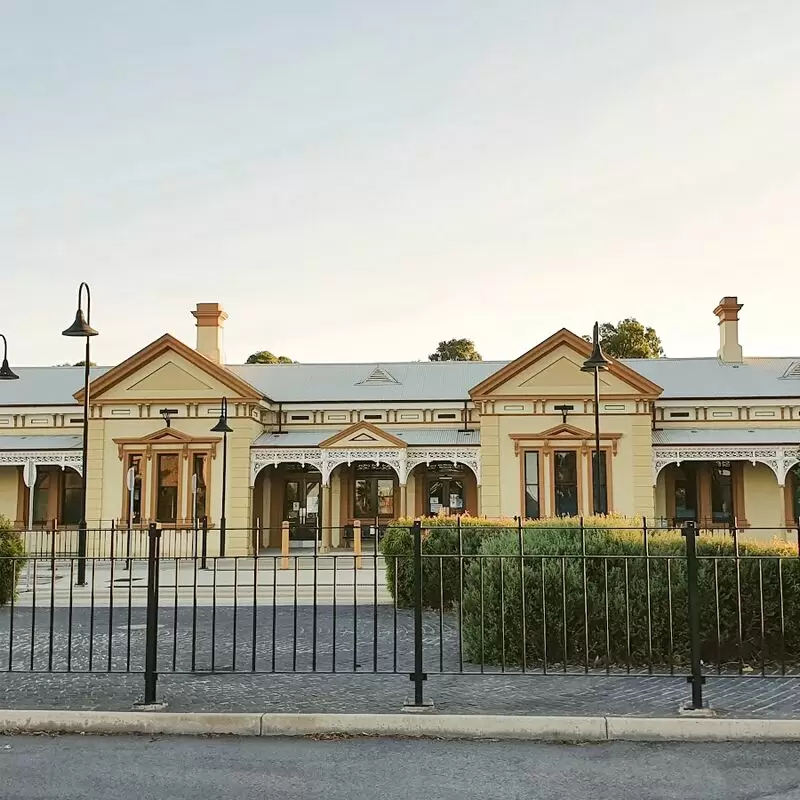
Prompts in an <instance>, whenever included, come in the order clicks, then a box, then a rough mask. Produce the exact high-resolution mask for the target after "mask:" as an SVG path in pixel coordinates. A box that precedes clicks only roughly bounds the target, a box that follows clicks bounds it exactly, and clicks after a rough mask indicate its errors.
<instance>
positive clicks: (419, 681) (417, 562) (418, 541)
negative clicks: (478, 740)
mask: <svg viewBox="0 0 800 800" xmlns="http://www.w3.org/2000/svg"><path fill="white" fill-rule="evenodd" d="M411 535H412V536H413V538H414V671H413V672H412V673H411V675H410V676H409V677H410V678H411V680H412V681H413V682H414V702H413V703H410V702H406V704H405V706H404V707H403V710H405V711H420V710H423V709H426V708H427V709H429V708H431V707H432V705H433V704H432V703H431V702H430V701H428V702H427V703H426V702H425V696H424V693H423V686H424V683H425V681H426V680H428V676H427V675H426V674H425V673H424V672H423V671H422V669H423V660H422V523H421V522H420V521H419V520H414V525H413V527H412V528H411Z"/></svg>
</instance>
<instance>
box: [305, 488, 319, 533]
mask: <svg viewBox="0 0 800 800" xmlns="http://www.w3.org/2000/svg"><path fill="white" fill-rule="evenodd" d="M319 488H320V487H319V484H318V483H316V482H311V481H309V482H308V483H307V484H306V506H305V508H306V522H308V523H309V524H311V525H316V523H317V519H318V518H319Z"/></svg>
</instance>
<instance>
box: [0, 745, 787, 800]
mask: <svg viewBox="0 0 800 800" xmlns="http://www.w3.org/2000/svg"><path fill="white" fill-rule="evenodd" d="M798 755H800V746H798V745H792V744H778V743H773V744H760V743H753V744H743V743H730V742H728V743H724V744H702V743H696V742H693V743H691V744H641V743H627V742H615V743H606V744H585V745H581V746H576V745H562V744H537V743H531V742H464V741H461V742H459V741H455V742H453V741H435V740H433V741H431V740H426V741H415V740H392V739H338V738H336V739H330V740H322V741H314V740H309V739H292V740H288V739H259V738H245V739H237V738H232V737H222V738H212V739H203V738H198V737H194V738H189V739H187V738H182V737H166V738H158V737H149V736H138V737H132V736H113V737H98V736H93V737H88V736H82V737H81V736H58V737H49V736H28V737H22V736H9V737H2V738H0V775H2V781H3V788H2V797H3V798H4V800H6V799H7V800H43V798H56V797H57V798H59V800H140V799H141V798H170V800H196V798H198V797H208V798H236V799H237V800H262V799H263V798H265V797H268V798H270V799H271V800H309V798H326V800H351V799H352V798H354V797H357V798H361V799H362V800H373V799H375V798H380V800H409V798H410V799H411V800H416V798H426V800H487V798H502V800H563V798H584V797H611V798H615V800H685V798H695V797H702V798H703V799H704V800H753V798H762V799H763V800H798V798H800V766H798V763H799V760H798Z"/></svg>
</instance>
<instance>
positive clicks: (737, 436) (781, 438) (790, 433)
mask: <svg viewBox="0 0 800 800" xmlns="http://www.w3.org/2000/svg"><path fill="white" fill-rule="evenodd" d="M653 444H654V445H665V446H676V445H698V446H700V445H705V446H708V447H723V446H726V445H751V446H755V445H789V446H796V445H799V444H800V429H796V428H744V427H742V428H711V429H708V430H705V429H703V428H671V429H670V430H662V431H653Z"/></svg>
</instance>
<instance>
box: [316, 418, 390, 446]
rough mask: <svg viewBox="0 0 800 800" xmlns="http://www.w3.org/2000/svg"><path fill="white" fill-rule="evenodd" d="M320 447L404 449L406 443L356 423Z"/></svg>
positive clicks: (361, 423) (368, 426)
mask: <svg viewBox="0 0 800 800" xmlns="http://www.w3.org/2000/svg"><path fill="white" fill-rule="evenodd" d="M319 446H320V447H362V448H363V447H375V448H387V447H390V448H391V447H406V443H405V442H404V441H403V440H402V439H399V438H398V437H397V436H393V435H392V434H391V433H388V432H387V431H382V430H381V429H380V428H378V427H377V426H375V425H371V424H370V423H369V422H357V423H356V424H355V425H351V426H350V427H349V428H345V430H343V431H340V432H339V433H337V434H335V435H333V436H331V437H330V438H329V439H326V440H325V441H324V442H320V445H319Z"/></svg>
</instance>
